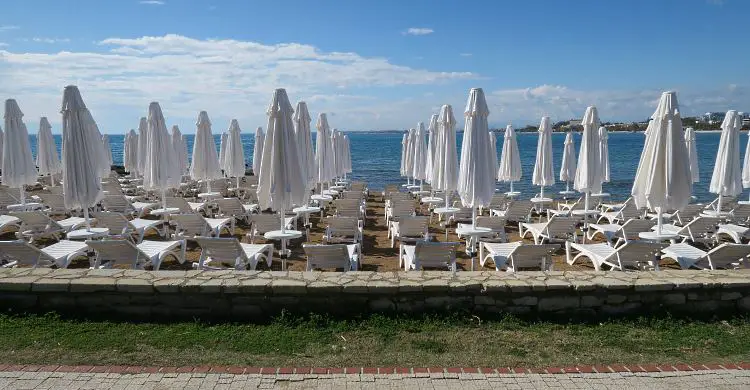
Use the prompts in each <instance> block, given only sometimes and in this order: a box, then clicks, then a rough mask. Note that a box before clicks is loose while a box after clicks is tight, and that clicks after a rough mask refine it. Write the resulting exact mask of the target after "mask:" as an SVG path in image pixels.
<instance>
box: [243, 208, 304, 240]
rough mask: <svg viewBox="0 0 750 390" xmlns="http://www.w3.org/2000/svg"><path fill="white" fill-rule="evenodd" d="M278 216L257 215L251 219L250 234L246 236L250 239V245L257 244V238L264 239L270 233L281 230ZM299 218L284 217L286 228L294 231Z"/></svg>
mask: <svg viewBox="0 0 750 390" xmlns="http://www.w3.org/2000/svg"><path fill="white" fill-rule="evenodd" d="M279 218H280V217H279V215H278V214H255V215H253V216H252V217H250V223H251V226H250V232H249V233H247V234H246V235H247V236H248V238H250V243H251V244H254V243H255V238H256V237H259V236H260V237H262V236H263V235H264V234H266V233H268V232H272V231H274V230H280V229H281V220H280V219H279ZM296 221H297V217H296V216H295V217H284V227H285V228H287V229H293V226H294V225H295V222H296Z"/></svg>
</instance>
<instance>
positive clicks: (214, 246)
mask: <svg viewBox="0 0 750 390" xmlns="http://www.w3.org/2000/svg"><path fill="white" fill-rule="evenodd" d="M195 241H196V242H198V246H200V247H201V257H203V258H204V259H208V258H211V259H213V260H215V261H218V262H229V263H232V264H237V259H240V260H242V263H246V262H247V261H248V259H247V256H245V251H243V250H242V246H241V245H240V242H239V241H238V240H237V239H236V238H234V237H232V238H204V237H196V238H195Z"/></svg>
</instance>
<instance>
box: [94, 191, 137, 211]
mask: <svg viewBox="0 0 750 390" xmlns="http://www.w3.org/2000/svg"><path fill="white" fill-rule="evenodd" d="M102 206H103V207H104V209H105V210H107V211H111V212H115V213H121V214H130V213H133V212H135V207H133V205H132V204H131V203H130V201H129V200H128V198H126V197H125V195H107V196H105V197H104V199H102Z"/></svg>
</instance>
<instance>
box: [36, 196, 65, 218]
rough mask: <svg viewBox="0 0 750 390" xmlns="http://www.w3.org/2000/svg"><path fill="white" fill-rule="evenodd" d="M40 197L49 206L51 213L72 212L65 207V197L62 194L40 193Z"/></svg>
mask: <svg viewBox="0 0 750 390" xmlns="http://www.w3.org/2000/svg"><path fill="white" fill-rule="evenodd" d="M39 198H41V199H42V203H43V204H44V205H45V206H47V208H48V209H49V210H48V212H49V213H61V214H67V213H69V212H70V210H68V208H67V207H65V198H64V197H63V196H62V194H39Z"/></svg>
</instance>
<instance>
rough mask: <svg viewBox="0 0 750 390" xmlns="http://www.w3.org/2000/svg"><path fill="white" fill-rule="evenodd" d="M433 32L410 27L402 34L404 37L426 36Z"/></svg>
mask: <svg viewBox="0 0 750 390" xmlns="http://www.w3.org/2000/svg"><path fill="white" fill-rule="evenodd" d="M434 32H435V30H433V29H431V28H425V27H410V28H409V29H407V30H406V31H404V32H403V33H402V34H404V35H428V34H432V33H434Z"/></svg>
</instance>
